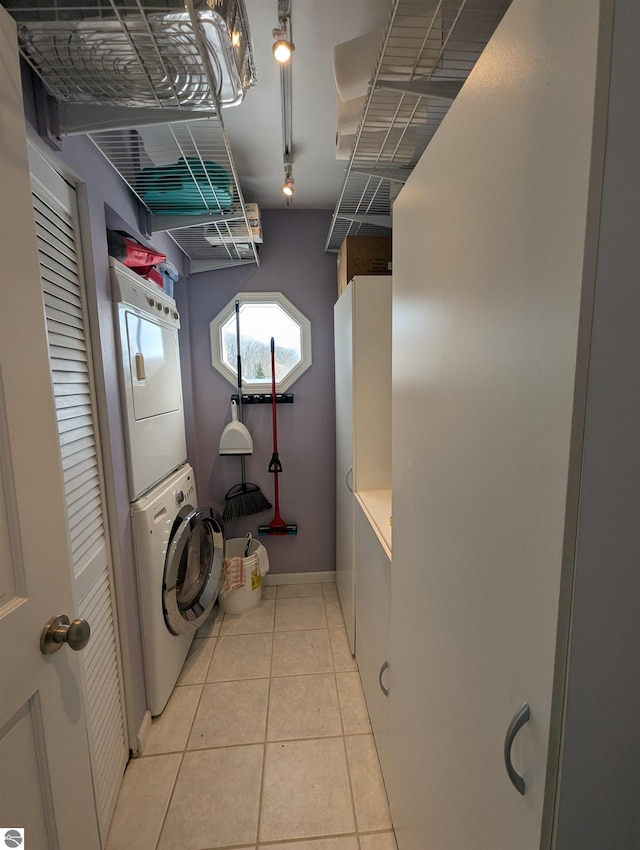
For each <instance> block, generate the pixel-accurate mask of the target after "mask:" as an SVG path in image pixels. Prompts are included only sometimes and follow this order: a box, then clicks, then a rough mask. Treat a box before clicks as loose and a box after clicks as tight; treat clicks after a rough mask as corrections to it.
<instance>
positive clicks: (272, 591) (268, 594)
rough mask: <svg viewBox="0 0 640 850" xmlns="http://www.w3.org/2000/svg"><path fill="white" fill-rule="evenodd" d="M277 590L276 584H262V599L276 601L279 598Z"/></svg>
mask: <svg viewBox="0 0 640 850" xmlns="http://www.w3.org/2000/svg"><path fill="white" fill-rule="evenodd" d="M277 590H278V588H277V587H276V585H275V584H265V583H264V582H263V583H262V598H263V599H275V598H276V596H277Z"/></svg>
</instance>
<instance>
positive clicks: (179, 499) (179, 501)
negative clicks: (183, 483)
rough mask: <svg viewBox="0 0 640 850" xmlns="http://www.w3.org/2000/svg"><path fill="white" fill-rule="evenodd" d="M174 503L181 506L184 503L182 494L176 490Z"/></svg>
mask: <svg viewBox="0 0 640 850" xmlns="http://www.w3.org/2000/svg"><path fill="white" fill-rule="evenodd" d="M176 502H177V503H178V504H179V505H181V504H182V503H183V502H184V493H183V492H182V490H176Z"/></svg>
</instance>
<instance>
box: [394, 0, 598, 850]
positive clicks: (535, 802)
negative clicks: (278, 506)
mask: <svg viewBox="0 0 640 850" xmlns="http://www.w3.org/2000/svg"><path fill="white" fill-rule="evenodd" d="M599 5H600V4H599V3H598V2H595V1H594V2H591V0H584V2H579V3H574V2H562V0H558V2H554V3H548V2H537V0H524V2H522V1H521V0H514V2H513V4H512V6H511V7H510V9H509V11H508V12H507V14H506V15H505V17H504V19H503V21H502V24H501V25H500V27H499V28H498V30H497V31H496V34H495V37H494V38H493V39H492V40H491V42H490V43H489V45H488V47H487V48H486V50H485V52H484V54H483V56H482V57H481V58H480V61H479V62H478V64H477V66H476V68H475V69H474V71H473V73H472V74H471V75H470V77H469V80H468V81H467V83H466V84H465V86H464V88H463V89H462V92H461V94H460V95H459V97H458V98H457V99H456V101H455V103H454V104H453V106H452V108H451V110H450V111H449V113H448V114H447V119H446V121H445V122H444V123H443V125H442V126H441V128H440V129H439V130H438V133H437V134H436V136H435V137H434V139H433V141H432V142H431V143H430V145H429V147H428V148H427V151H426V153H425V154H424V156H423V157H422V159H421V161H420V162H419V163H418V165H417V166H416V168H415V169H414V171H413V174H412V176H411V177H410V178H409V180H408V182H407V183H406V185H405V186H404V188H403V190H402V192H401V193H400V195H399V197H398V199H397V200H396V202H395V204H394V249H393V257H394V304H393V382H394V388H393V501H394V506H393V530H394V537H393V573H392V587H391V657H392V660H393V666H392V699H391V700H390V703H389V709H390V728H391V750H392V752H393V757H394V765H393V771H392V781H391V783H389V785H388V791H389V796H390V802H391V810H392V817H393V821H394V825H395V829H396V835H397V838H398V846H399V848H400V850H539V848H540V846H541V816H542V812H543V805H544V792H545V774H546V769H547V757H548V749H549V729H550V722H551V696H552V688H553V676H554V662H555V656H556V636H557V633H558V631H557V623H558V613H559V611H558V603H559V600H561V604H562V610H563V611H564V610H565V609H566V605H567V599H566V597H565V595H561V590H562V589H563V588H564V587H565V586H567V587H568V585H569V583H568V582H567V583H566V585H565V584H563V583H561V574H562V571H563V569H566V576H567V577H568V576H570V575H571V570H572V562H573V545H574V543H573V536H572V533H571V532H572V529H573V528H574V527H575V519H576V517H575V511H576V508H575V504H576V500H575V498H574V494H575V486H576V480H577V477H578V475H579V463H580V435H579V432H580V426H581V419H582V413H583V404H584V386H583V384H584V375H585V369H586V367H585V366H584V349H585V345H584V344H583V339H582V338H581V337H580V334H579V330H580V321H581V307H582V303H581V299H582V297H583V294H586V303H587V304H588V303H589V288H590V287H591V286H592V282H591V279H590V278H591V276H592V270H591V269H590V268H589V266H588V264H586V263H585V245H589V244H591V240H592V239H593V238H594V234H593V232H592V231H591V225H592V217H591V210H590V207H589V201H590V190H591V185H590V178H591V174H592V173H593V174H594V175H596V174H597V162H595V163H594V160H593V159H592V126H593V121H594V93H595V91H596V70H597V62H596V60H597V50H598V23H599V21H598V18H599ZM549 128H553V132H552V133H551V131H550V129H549ZM470 151H472V152H473V155H472V156H470ZM592 169H593V172H592ZM596 179H597V177H596ZM595 223H596V225H597V219H596V220H595ZM583 288H584V289H583ZM578 352H579V353H580V357H579V358H577V353H578ZM576 370H578V371H576ZM576 374H578V375H579V381H577V382H576ZM567 494H569V499H567ZM567 505H569V508H568V507H567ZM559 657H560V659H561V662H562V660H563V659H562V653H561V654H560V656H559ZM561 671H562V663H561ZM560 686H561V683H560ZM525 700H526V701H527V702H528V703H529V705H530V710H531V719H530V721H529V722H528V723H527V724H526V725H525V726H524V727H523V728H522V730H521V731H520V732H519V734H518V735H517V737H516V739H515V741H514V745H513V748H512V760H513V765H514V767H515V769H516V770H517V771H518V773H519V774H521V775H522V777H523V778H524V781H525V793H524V795H523V796H521V795H520V794H519V793H518V791H517V790H516V789H515V787H514V786H513V785H512V784H511V782H510V780H509V778H508V777H507V773H506V771H505V765H504V763H503V746H504V741H505V732H506V730H507V727H508V725H509V722H510V720H511V718H512V717H513V715H514V714H515V712H516V711H517V709H518V708H519V706H520V705H521V703H522V702H523V701H525ZM552 755H554V754H553V753H552ZM555 755H557V753H556V754H555ZM549 763H550V765H551V766H552V768H553V765H554V761H553V759H551V760H550V762H549ZM552 784H553V779H552V780H551V783H550V786H549V787H551V785H552ZM542 846H548V845H547V844H546V843H545V839H544V838H542Z"/></svg>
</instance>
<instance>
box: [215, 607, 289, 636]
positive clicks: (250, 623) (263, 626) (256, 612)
mask: <svg viewBox="0 0 640 850" xmlns="http://www.w3.org/2000/svg"><path fill="white" fill-rule="evenodd" d="M275 610H276V600H275V599H262V600H261V601H260V602H258V604H257V605H256V607H255V608H254V609H253V611H248V612H247V613H246V614H225V615H224V620H223V621H222V626H221V627H220V634H221V635H252V634H259V633H260V632H272V631H273V617H274V613H275Z"/></svg>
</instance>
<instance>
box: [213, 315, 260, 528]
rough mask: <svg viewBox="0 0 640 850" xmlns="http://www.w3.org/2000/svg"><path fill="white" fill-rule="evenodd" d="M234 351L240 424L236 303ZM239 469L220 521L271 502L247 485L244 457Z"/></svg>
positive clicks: (240, 379) (255, 511) (240, 395)
mask: <svg viewBox="0 0 640 850" xmlns="http://www.w3.org/2000/svg"><path fill="white" fill-rule="evenodd" d="M236 349H237V361H236V362H237V372H238V419H239V421H240V422H242V359H241V357H240V302H239V301H236ZM240 469H241V471H242V481H241V483H240V484H236V485H235V486H234V487H232V488H231V489H230V490H229V491H228V492H227V494H226V495H225V497H224V511H223V514H222V519H223V521H224V522H229V521H230V520H233V519H241V518H242V517H245V516H251V515H252V514H259V513H261V512H262V511H268V510H269V508H270V507H271V502H270V501H269V500H268V499H267V498H266V496H264V494H263V493H262V491H261V490H260V488H259V487H258V485H257V484H251V483H248V482H247V480H246V473H245V464H244V455H240Z"/></svg>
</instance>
